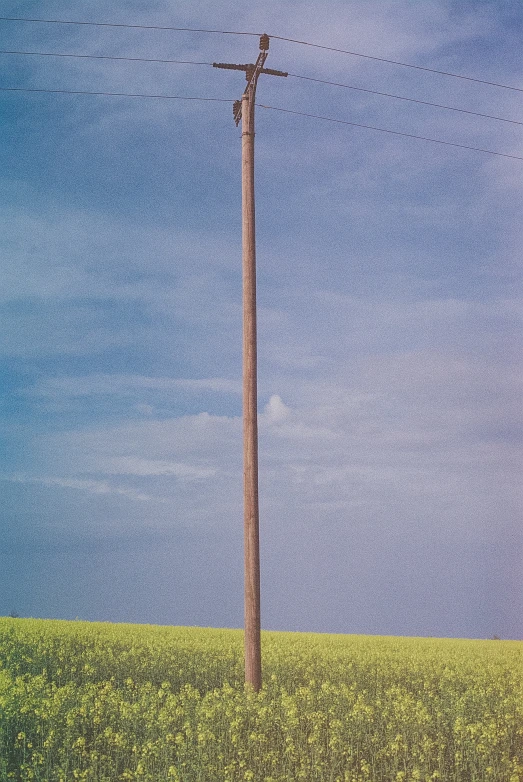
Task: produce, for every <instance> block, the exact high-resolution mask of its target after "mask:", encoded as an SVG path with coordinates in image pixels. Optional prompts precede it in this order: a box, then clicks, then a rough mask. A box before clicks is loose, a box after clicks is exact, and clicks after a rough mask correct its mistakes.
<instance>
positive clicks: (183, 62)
mask: <svg viewBox="0 0 523 782" xmlns="http://www.w3.org/2000/svg"><path fill="white" fill-rule="evenodd" d="M0 54H29V55H33V56H35V57H75V58H78V59H81V60H129V61H130V62H160V63H165V64H170V63H173V64H175V65H212V62H200V61H197V60H165V59H161V58H158V57H119V56H116V55H109V54H69V53H65V52H23V51H9V50H7V49H0Z"/></svg>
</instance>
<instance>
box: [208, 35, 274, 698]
mask: <svg viewBox="0 0 523 782" xmlns="http://www.w3.org/2000/svg"><path fill="white" fill-rule="evenodd" d="M268 54H269V36H268V35H262V36H261V38H260V53H259V54H258V59H257V60H256V62H255V63H254V64H248V65H234V64H231V63H216V62H215V63H213V66H214V67H215V68H227V69H229V70H235V71H245V78H246V80H247V86H246V88H245V90H244V93H243V95H242V99H241V101H235V103H234V107H233V116H234V121H235V122H236V125H238V124H239V122H240V120H241V123H242V274H243V502H244V505H243V507H244V563H245V564H244V566H245V597H244V600H245V602H244V607H245V640H244V643H245V683H246V684H249V685H251V686H252V687H253V689H254V690H256V691H258V690H260V689H261V684H262V672H261V619H260V532H259V509H258V391H257V346H256V234H255V218H254V105H255V98H256V85H257V83H258V77H259V75H260V74H261V73H267V74H270V75H271V76H287V75H288V74H287V73H284V72H283V71H274V70H271V69H269V68H264V67H263V66H264V64H265V60H266V59H267V56H268Z"/></svg>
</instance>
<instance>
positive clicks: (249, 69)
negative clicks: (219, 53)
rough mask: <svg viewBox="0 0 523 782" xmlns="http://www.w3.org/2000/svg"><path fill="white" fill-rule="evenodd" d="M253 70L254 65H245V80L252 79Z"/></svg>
mask: <svg viewBox="0 0 523 782" xmlns="http://www.w3.org/2000/svg"><path fill="white" fill-rule="evenodd" d="M254 70H255V66H254V65H248V66H247V68H246V70H245V78H246V80H247V81H250V80H251V79H252V77H253V74H254Z"/></svg>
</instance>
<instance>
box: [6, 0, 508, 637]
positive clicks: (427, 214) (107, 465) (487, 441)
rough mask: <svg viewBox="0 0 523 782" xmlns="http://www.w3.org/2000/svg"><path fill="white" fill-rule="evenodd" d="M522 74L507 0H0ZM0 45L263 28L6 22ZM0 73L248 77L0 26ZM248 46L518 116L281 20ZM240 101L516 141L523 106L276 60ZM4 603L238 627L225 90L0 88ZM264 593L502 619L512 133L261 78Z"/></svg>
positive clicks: (110, 42)
mask: <svg viewBox="0 0 523 782" xmlns="http://www.w3.org/2000/svg"><path fill="white" fill-rule="evenodd" d="M2 10H3V13H4V15H5V16H23V17H27V18H42V17H43V18H47V19H77V20H83V21H89V20H91V21H105V22H124V23H129V24H144V25H159V26H162V25H163V26H178V27H197V28H210V29H224V30H246V31H255V32H263V31H266V32H268V33H269V34H270V35H271V34H272V35H279V36H283V37H289V38H296V39H301V40H306V41H312V42H316V43H319V44H324V45H327V46H331V47H335V48H342V49H348V50H352V51H356V52H361V53H365V54H369V55H375V56H377V57H383V58H386V59H392V60H398V61H402V62H408V63H412V64H417V65H420V66H422V67H427V68H432V69H436V70H441V71H451V72H453V73H460V74H464V75H469V76H473V77H475V78H477V79H482V80H484V81H490V82H498V83H501V84H506V85H513V86H516V87H520V88H523V83H522V81H521V69H520V62H519V59H520V55H519V51H520V42H521V34H522V31H523V9H522V8H521V5H520V3H519V2H517V1H516V0H513V1H512V2H508V1H507V2H501V1H500V2H482V3H479V4H478V3H472V2H471V3H467V2H445V1H444V0H433V1H432V2H430V1H428V2H424V3H411V2H407V1H406V0H390V1H389V2H378V3H376V2H364V1H363V0H358V1H356V2H350V3H349V2H336V1H335V0H327V1H326V2H323V3H321V4H320V3H314V2H290V3H285V4H281V3H277V2H275V0H269V1H268V2H266V3H264V4H263V6H262V5H260V6H259V7H254V8H253V7H252V3H246V2H238V3H231V2H225V1H224V0H221V1H220V0H218V2H213V3H210V2H198V3H194V2H191V3H189V2H183V1H182V2H179V3H176V4H172V3H168V2H166V0H157V1H156V2H149V3H148V4H147V8H146V9H144V4H143V3H138V2H129V1H128V2H122V1H121V0H120V1H119V0H116V2H114V3H112V4H111V8H110V9H108V8H107V5H106V4H105V3H102V2H96V1H95V0H92V1H91V2H90V1H89V0H86V1H85V2H82V3H81V4H80V5H77V4H75V6H74V9H72V8H71V6H70V4H69V3H64V2H58V1H56V2H55V1H54V0H50V1H49V2H46V3H45V8H44V4H42V3H38V2H9V0H5V2H4V3H3V5H2ZM0 35H1V47H0V48H2V49H3V50H11V51H13V50H24V51H39V52H68V53H82V54H99V55H102V54H103V55H111V56H121V57H124V56H126V57H149V58H165V59H180V60H196V61H204V62H213V61H220V62H249V61H252V60H253V59H255V57H256V54H257V50H258V41H257V38H256V37H249V36H232V35H227V36H226V35H204V34H191V33H177V32H166V31H152V30H149V31H146V30H138V29H134V30H133V29H123V28H109V27H106V28H103V27H88V26H72V25H67V26H66V25H58V24H47V25H46V24H24V23H21V22H20V23H15V22H6V21H3V22H0ZM0 57H1V58H2V65H3V70H2V72H3V76H2V79H1V83H0V86H4V87H26V88H47V89H65V90H67V89H69V90H88V91H106V92H140V93H154V94H159V93H162V94H170V95H185V96H200V97H215V98H225V99H231V100H233V99H236V98H238V97H239V96H240V95H241V92H242V91H243V87H244V81H243V75H242V74H240V73H235V72H227V71H217V70H215V69H213V68H211V67H208V66H196V65H166V64H152V63H138V62H136V63H132V62H128V61H111V60H94V59H92V60H89V59H69V58H55V57H36V56H22V55H7V54H1V55H0ZM267 66H268V67H272V68H278V69H282V70H285V71H289V72H290V73H292V74H298V75H303V76H310V77H314V78H319V79H325V80H329V81H337V82H342V83H345V84H352V85H353V86H358V87H363V88H366V89H370V90H377V91H381V92H388V93H394V94H396V95H403V96H406V97H411V98H416V99H418V100H423V101H428V102H433V103H440V104H445V105H448V106H456V107H460V108H464V109H467V110H469V111H473V112H480V113H483V114H491V115H496V116H499V117H504V118H508V119H512V120H517V121H519V122H523V109H522V107H521V97H520V96H521V93H520V92H517V91H515V90H508V89H502V88H500V87H493V86H488V85H486V84H480V83H477V82H472V81H466V80H460V79H453V78H450V77H444V76H440V75H436V74H433V73H429V72H423V71H420V70H413V69H408V68H404V67H400V66H397V65H396V66H395V65H390V64H386V63H381V62H377V61H373V60H368V59H364V58H359V57H351V56H348V55H343V54H339V53H334V52H327V51H325V50H321V49H315V48H311V47H306V46H300V45H297V44H292V43H289V42H284V41H279V40H275V39H273V40H272V42H271V49H270V55H269V60H268V62H267ZM258 101H259V102H260V103H265V104H268V105H272V106H276V107H280V108H286V109H290V110H293V111H303V112H309V113H314V114H321V115H324V116H329V117H334V118H339V119H343V120H347V121H350V122H355V123H360V124H366V125H376V126H379V127H383V128H389V129H391V130H397V131H400V132H404V133H410V134H414V135H419V136H428V137H431V138H436V139H441V140H445V141H451V142H455V143H458V144H465V145H468V146H474V147H482V148H485V149H491V150H494V151H499V152H504V153H506V154H509V155H515V156H520V157H522V156H523V134H522V130H523V129H522V127H521V126H518V125H516V124H509V123H503V122H498V121H495V120H492V119H486V118H480V117H477V116H473V115H468V114H459V113H456V112H451V111H446V110H443V109H435V108H431V107H428V106H422V105H419V104H414V103H407V102H404V101H397V100H393V99H390V98H385V97H378V96H375V95H372V94H369V93H365V92H358V91H353V90H348V89H342V88H337V87H329V86H327V85H321V84H315V83H313V82H310V81H305V80H301V79H298V78H296V77H289V78H288V79H276V78H271V77H268V76H267V77H264V78H262V79H261V80H260V84H259V87H258ZM0 102H1V117H2V137H3V143H2V147H1V149H0V157H1V172H2V173H1V176H0V193H1V195H0V209H1V218H2V232H1V238H0V246H1V252H2V258H3V263H2V271H1V274H2V277H3V280H2V285H1V290H2V293H1V302H0V307H1V312H2V320H3V327H2V333H1V336H0V352H1V370H0V371H1V377H2V385H3V389H4V394H3V396H2V406H1V408H0V411H1V423H0V426H1V432H2V439H3V441H4V443H5V450H4V454H5V455H4V459H3V464H2V468H1V476H0V477H1V487H2V495H3V501H2V511H1V522H0V523H1V540H2V544H1V553H0V558H1V559H0V614H7V613H9V612H11V611H16V612H17V613H19V614H21V615H24V616H42V617H61V618H75V617H77V616H78V617H80V618H82V619H89V620H109V621H131V622H151V623H164V624H178V625H183V624H187V625H208V626H228V627H239V626H241V624H242V616H243V606H242V602H243V574H242V567H243V559H242V541H243V531H242V524H243V520H242V519H243V515H242V487H241V480H242V476H241V474H242V466H241V447H242V446H241V214H240V206H241V194H240V134H239V131H238V129H236V128H235V126H234V123H233V121H232V112H231V106H230V105H229V104H227V103H219V102H216V103H212V102H209V103H203V102H189V101H178V100H176V101H175V100H173V101H167V100H145V99H131V98H114V97H93V96H68V95H51V94H43V93H42V94H36V93H24V92H18V93H16V92H13V93H9V92H3V93H0ZM256 143H257V147H256V155H257V158H256V165H257V169H256V177H257V179H256V187H257V204H256V207H257V238H258V248H257V253H258V307H259V310H258V313H259V314H258V317H259V323H258V325H259V427H260V514H261V545H262V625H263V627H265V628H267V629H279V630H304V631H305V630H313V631H321V632H347V633H375V634H397V635H434V636H436V635H440V636H463V637H491V636H493V635H498V636H502V637H504V638H521V637H522V634H523V626H522V623H521V622H522V620H521V617H522V616H523V613H522V610H521V609H522V608H523V572H522V567H521V561H522V554H523V545H522V544H523V541H522V532H521V511H522V500H521V492H520V476H521V434H522V431H523V425H522V422H521V398H522V397H521V360H520V356H521V347H522V346H521V342H522V330H521V312H522V310H521V246H522V242H521V240H522V236H521V233H522V231H521V207H522V198H521V191H522V184H523V163H521V162H519V161H516V160H511V159H507V158H503V157H494V156H489V155H486V154H480V153H478V152H472V151H467V150H464V149H457V148H452V147H446V146H441V145H437V144H431V143H428V142H423V141H416V140H414V139H408V138H402V137H399V136H393V135H388V134H384V133H378V132H376V131H371V130H364V129H361V128H357V127H349V126H343V125H336V124H333V123H327V122H321V121H319V120H313V119H308V118H304V117H298V116H294V115H290V114H284V113H280V112H274V111H269V110H266V109H262V108H259V109H258V110H257V141H256Z"/></svg>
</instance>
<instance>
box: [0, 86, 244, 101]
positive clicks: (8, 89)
mask: <svg viewBox="0 0 523 782" xmlns="http://www.w3.org/2000/svg"><path fill="white" fill-rule="evenodd" d="M0 92H48V93H53V94H56V93H57V94H60V95H107V96H109V97H118V98H161V99H163V100H203V101H211V102H216V103H234V100H232V99H231V98H200V97H189V96H187V95H151V94H149V93H143V92H102V91H96V92H92V91H90V90H48V89H40V88H37V87H0Z"/></svg>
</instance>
